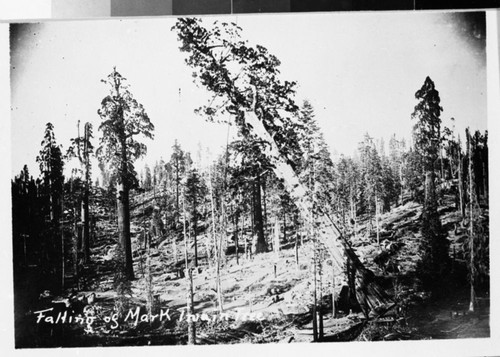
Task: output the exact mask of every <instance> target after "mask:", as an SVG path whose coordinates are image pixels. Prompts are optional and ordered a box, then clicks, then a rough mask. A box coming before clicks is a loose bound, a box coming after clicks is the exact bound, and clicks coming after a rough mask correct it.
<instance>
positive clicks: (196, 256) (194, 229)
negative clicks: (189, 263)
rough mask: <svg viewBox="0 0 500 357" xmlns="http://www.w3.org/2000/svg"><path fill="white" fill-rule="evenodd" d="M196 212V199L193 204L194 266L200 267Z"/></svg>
mask: <svg viewBox="0 0 500 357" xmlns="http://www.w3.org/2000/svg"><path fill="white" fill-rule="evenodd" d="M196 216H197V212H196V199H194V202H193V238H194V266H195V267H198V233H197V230H198V218H197V217H196Z"/></svg>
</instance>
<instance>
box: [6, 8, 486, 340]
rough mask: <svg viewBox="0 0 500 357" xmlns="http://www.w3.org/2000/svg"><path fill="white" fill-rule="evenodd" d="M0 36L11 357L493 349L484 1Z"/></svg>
mask: <svg viewBox="0 0 500 357" xmlns="http://www.w3.org/2000/svg"><path fill="white" fill-rule="evenodd" d="M10 46H11V51H10V64H11V65H10V68H11V70H10V74H11V93H12V94H11V107H12V111H11V153H12V154H11V155H12V172H11V177H12V217H13V220H12V232H13V235H12V248H13V260H12V261H13V263H12V264H13V271H14V316H15V346H16V348H39V347H95V346H138V345H139V346H147V345H179V344H181V345H184V344H234V343H238V344H239V343H276V342H283V343H299V342H302V343H308V342H325V343H333V342H347V341H406V340H429V339H440V340H458V339H471V338H476V339H489V338H490V315H489V311H490V310H489V308H490V278H489V271H490V257H489V175H488V172H489V168H488V145H489V143H488V131H487V129H488V127H487V102H486V94H487V93H486V89H487V75H486V72H487V68H486V67H487V66H486V52H487V51H486V15H485V12H425V13H416V12H411V13H410V12H399V13H318V14H281V15H278V14H275V15H260V16H242V15H239V16H237V17H234V16H210V17H198V18H194V17H190V18H174V17H172V18H156V19H154V18H149V19H121V20H100V21H99V20H92V21H57V22H41V23H15V24H11V25H10Z"/></svg>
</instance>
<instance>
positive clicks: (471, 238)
mask: <svg viewBox="0 0 500 357" xmlns="http://www.w3.org/2000/svg"><path fill="white" fill-rule="evenodd" d="M467 151H468V156H469V252H470V261H469V269H470V304H469V311H471V312H473V311H474V307H475V306H474V305H475V292H474V173H473V172H472V169H473V167H472V148H471V137H470V134H469V132H468V131H467Z"/></svg>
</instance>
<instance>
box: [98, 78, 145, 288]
mask: <svg viewBox="0 0 500 357" xmlns="http://www.w3.org/2000/svg"><path fill="white" fill-rule="evenodd" d="M102 82H104V83H106V84H107V85H109V87H110V94H109V95H108V96H106V97H105V98H104V99H103V100H102V102H101V108H100V109H99V110H98V114H99V116H100V117H101V119H102V122H101V124H100V126H99V130H101V131H102V137H101V140H100V146H99V148H98V150H97V153H98V157H99V160H100V161H101V162H108V163H109V164H110V167H111V169H112V170H113V171H115V173H116V177H117V180H116V181H117V192H116V203H117V214H118V234H119V249H120V250H121V251H122V253H123V257H124V258H123V260H124V262H123V263H124V269H125V277H126V278H127V279H128V280H132V279H134V271H133V265H132V247H131V242H130V206H129V192H130V189H131V187H133V186H134V185H137V179H136V172H135V169H134V161H135V160H136V159H138V158H140V157H142V156H143V155H144V154H145V153H146V150H147V148H146V145H145V144H143V143H141V142H139V141H137V140H136V137H137V136H138V135H142V136H144V137H146V138H149V139H152V138H153V131H154V125H153V124H152V123H151V122H150V120H149V117H148V115H147V113H146V111H145V109H144V107H143V105H142V104H140V103H139V102H138V101H137V100H136V99H135V98H134V96H133V95H132V93H131V92H130V90H129V86H128V85H127V84H126V83H125V82H126V78H124V77H122V75H121V74H120V73H118V72H117V71H116V68H114V69H113V72H111V73H110V74H109V75H108V77H107V78H106V79H104V80H102Z"/></svg>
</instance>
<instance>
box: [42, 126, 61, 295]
mask: <svg viewBox="0 0 500 357" xmlns="http://www.w3.org/2000/svg"><path fill="white" fill-rule="evenodd" d="M41 145H42V149H41V150H40V153H39V155H38V156H37V158H36V161H37V162H38V163H39V165H40V172H41V175H42V194H43V195H44V196H45V197H47V198H48V204H47V206H48V207H47V206H45V207H42V208H46V209H48V214H47V216H48V218H49V220H48V221H49V224H48V225H46V226H45V228H46V229H44V232H43V235H44V237H43V241H44V244H43V245H44V247H45V252H44V254H43V256H45V257H47V258H48V262H47V263H48V268H49V270H53V271H55V276H54V278H58V277H60V276H61V272H62V270H61V267H62V265H63V264H64V256H63V254H61V248H62V244H63V242H62V240H61V241H60V240H58V239H57V238H56V237H58V236H59V234H58V232H59V229H60V228H61V226H60V225H61V222H60V219H61V213H62V203H63V184H64V176H63V168H64V162H63V156H62V151H61V146H60V145H57V143H56V138H55V135H54V126H53V125H52V124H51V123H47V124H46V127H45V134H44V138H43V141H42V143H41ZM44 211H45V210H44ZM45 212H46V211H45ZM46 221H47V219H46ZM57 281H62V280H57ZM58 286H59V285H58ZM60 286H61V287H62V285H60Z"/></svg>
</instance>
